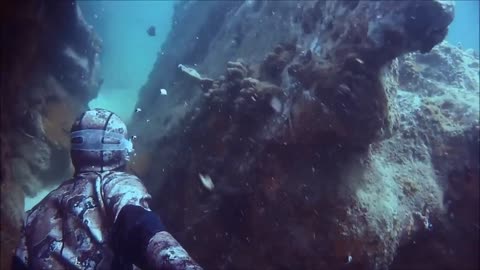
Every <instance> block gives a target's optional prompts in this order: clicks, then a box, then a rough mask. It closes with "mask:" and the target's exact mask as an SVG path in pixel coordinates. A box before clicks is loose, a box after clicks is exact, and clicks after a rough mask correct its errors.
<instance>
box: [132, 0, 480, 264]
mask: <svg viewBox="0 0 480 270" xmlns="http://www.w3.org/2000/svg"><path fill="white" fill-rule="evenodd" d="M219 14H221V15H219ZM452 19H453V6H452V4H451V3H448V2H444V1H442V2H440V1H376V2H372V1H290V2H287V1H281V2H274V1H272V2H270V1H265V2H263V1H262V2H260V1H244V2H240V1H220V2H207V3H205V2H201V3H200V2H195V1H186V2H182V3H180V4H178V5H177V6H176V10H175V15H174V18H173V20H174V21H173V22H174V23H173V25H174V27H173V29H172V30H171V33H170V35H169V37H168V39H167V41H166V43H165V44H164V45H163V47H162V50H161V52H160V53H159V57H158V59H157V62H156V64H155V67H154V69H153V70H152V72H151V74H150V78H149V81H148V82H147V83H146V84H145V86H144V87H143V89H142V91H141V93H140V97H139V101H138V107H140V108H142V111H141V112H139V113H136V115H135V116H134V118H133V121H132V126H131V127H130V130H133V131H134V132H136V135H138V140H137V143H136V147H137V151H138V154H137V156H136V158H135V160H134V164H133V166H132V168H131V169H132V171H133V172H135V173H136V174H138V175H139V176H140V177H142V178H143V179H144V181H145V183H146V185H147V187H148V188H149V190H150V191H151V193H152V194H153V196H154V201H153V205H152V206H153V208H154V209H155V210H156V211H157V212H159V213H160V214H161V216H162V218H163V219H164V221H165V223H166V225H167V228H169V230H170V231H172V232H173V233H174V234H175V236H176V237H178V238H179V240H180V242H181V243H183V244H184V245H185V246H186V248H187V250H189V251H190V252H191V253H192V255H193V256H194V257H195V258H196V259H198V261H199V262H200V263H201V264H203V265H204V267H205V268H206V269H385V268H388V267H389V266H390V267H392V268H394V269H405V267H406V268H408V269H411V268H414V267H420V268H422V269H438V267H439V266H446V267H447V268H446V269H456V265H457V266H458V265H461V266H465V267H464V268H465V269H468V268H469V267H471V268H470V269H476V266H477V267H478V260H477V258H478V223H475V217H477V219H478V208H475V207H476V205H478V182H479V180H478V179H479V177H478V168H479V161H478V144H479V141H478V114H479V108H478V94H479V88H478V83H479V82H478V56H477V57H474V56H472V55H469V54H467V53H465V52H463V51H460V50H458V49H457V48H454V47H451V46H449V45H448V44H441V45H439V46H437V47H435V45H437V44H439V43H440V42H441V41H442V40H443V38H444V37H445V35H446V32H447V27H448V25H449V24H450V22H451V21H452ZM411 52H414V53H411ZM179 65H180V66H179ZM161 88H165V89H168V92H169V95H168V96H164V95H161V93H160V89H161ZM200 175H201V176H200ZM206 176H208V177H206ZM201 179H202V181H201ZM205 179H210V180H211V182H212V183H210V181H207V182H205V181H206V180H205ZM212 187H213V189H212ZM452 216H453V218H452ZM450 232H455V234H454V236H455V237H453V236H452V235H453V234H450ZM465 238H468V239H469V240H468V241H466V242H463V243H460V242H459V240H457V239H465ZM467 242H468V243H467ZM206 246H208V248H206ZM427 248H428V250H429V252H430V254H429V255H428V256H435V257H442V258H441V259H440V260H438V261H435V262H431V259H428V258H429V257H428V256H427V255H425V256H422V254H426V253H425V252H424V250H425V249H427ZM412 250H415V252H412ZM445 252H448V254H450V256H444V255H442V254H445ZM397 253H398V254H397ZM445 257H448V259H446V258H445ZM419 265H421V266H419ZM402 267H403V268H402ZM462 269H463V268H462Z"/></svg>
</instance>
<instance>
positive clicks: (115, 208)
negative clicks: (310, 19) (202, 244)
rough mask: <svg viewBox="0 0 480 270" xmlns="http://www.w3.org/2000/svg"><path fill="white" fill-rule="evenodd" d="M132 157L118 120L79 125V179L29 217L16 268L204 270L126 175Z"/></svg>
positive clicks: (75, 159) (87, 120) (98, 118)
mask: <svg viewBox="0 0 480 270" xmlns="http://www.w3.org/2000/svg"><path fill="white" fill-rule="evenodd" d="M132 151H133V146H132V142H131V140H129V139H128V137H127V128H126V125H125V124H124V123H123V122H122V121H121V120H120V118H119V117H118V116H117V115H115V114H114V113H112V112H110V111H107V110H104V109H94V110H88V111H86V112H84V113H83V114H82V115H81V116H80V117H79V118H77V119H76V120H75V122H74V123H73V125H72V129H71V152H70V154H71V157H72V163H73V166H74V168H75V173H74V176H73V178H72V179H70V180H68V181H66V182H64V183H63V184H61V185H60V186H59V187H58V188H57V189H55V190H53V191H52V192H50V193H49V194H48V195H47V196H46V197H45V198H44V199H43V200H42V201H41V202H40V203H38V204H37V205H36V206H35V207H33V208H32V209H31V210H30V211H28V212H27V213H26V218H25V221H24V226H23V228H22V239H21V242H20V245H19V247H18V248H17V250H16V252H15V254H14V256H13V269H138V268H140V269H168V270H180V269H181V270H184V269H189V270H201V269H202V268H201V267H200V266H199V265H198V264H197V263H196V262H195V261H194V260H193V259H192V258H191V257H190V256H189V255H188V253H187V252H186V251H185V249H184V248H182V247H181V246H180V244H179V243H178V242H177V241H176V240H175V239H174V238H173V236H172V235H171V234H170V233H168V232H167V231H166V230H165V227H164V225H163V224H162V222H161V220H160V218H159V217H158V216H157V215H156V214H154V213H153V212H152V211H151V210H150V208H149V201H150V200H151V196H150V194H149V193H148V192H147V190H146V188H145V186H144V185H143V184H142V182H141V181H140V179H139V178H137V177H136V176H134V175H131V174H128V173H126V172H125V169H126V165H127V162H128V160H129V156H130V155H131V153H132Z"/></svg>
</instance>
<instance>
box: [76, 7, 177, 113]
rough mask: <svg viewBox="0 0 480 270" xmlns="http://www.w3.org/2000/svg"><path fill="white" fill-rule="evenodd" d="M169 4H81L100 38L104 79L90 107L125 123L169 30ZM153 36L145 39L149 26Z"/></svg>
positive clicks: (170, 12) (85, 15)
mask: <svg viewBox="0 0 480 270" xmlns="http://www.w3.org/2000/svg"><path fill="white" fill-rule="evenodd" d="M173 3H174V2H172V1H82V2H80V7H81V8H82V10H83V13H84V17H85V19H86V20H87V21H88V22H89V24H91V25H92V26H93V27H94V28H95V29H96V32H97V33H98V34H99V35H100V37H101V38H102V39H103V46H104V47H103V54H102V59H101V60H102V70H103V75H104V78H105V81H104V84H103V86H102V88H101V91H100V94H99V96H98V98H97V99H95V100H93V101H92V102H91V103H90V107H92V108H94V107H102V108H105V109H108V110H112V111H114V112H115V113H117V114H118V115H119V116H120V117H121V118H122V119H124V120H125V121H127V122H128V120H129V118H130V115H131V113H132V112H133V110H134V109H135V108H134V106H135V103H136V100H137V94H138V91H139V89H140V88H141V87H142V85H143V84H144V83H145V82H146V81H147V78H148V75H149V73H150V71H151V69H152V66H153V64H154V62H155V60H156V58H157V53H158V51H159V50H160V46H161V44H162V42H163V40H164V39H165V38H166V36H167V34H168V31H169V30H170V23H171V19H172V15H173ZM151 25H153V26H155V27H156V36H153V37H152V36H149V35H147V33H146V30H147V28H148V27H149V26H151Z"/></svg>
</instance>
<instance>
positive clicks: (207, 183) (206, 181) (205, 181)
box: [198, 173, 215, 190]
mask: <svg viewBox="0 0 480 270" xmlns="http://www.w3.org/2000/svg"><path fill="white" fill-rule="evenodd" d="M198 176H199V177H200V181H201V182H202V185H203V186H204V187H205V188H206V189H208V190H213V188H214V187H215V186H214V185H213V181H212V178H210V176H209V175H203V174H201V173H199V174H198Z"/></svg>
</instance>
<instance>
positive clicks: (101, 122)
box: [70, 109, 133, 174]
mask: <svg viewBox="0 0 480 270" xmlns="http://www.w3.org/2000/svg"><path fill="white" fill-rule="evenodd" d="M132 151H133V147H132V142H131V141H130V140H129V139H128V134H127V126H126V125H125V123H124V122H123V121H122V120H121V119H120V118H119V117H118V116H117V115H116V114H114V113H113V112H110V111H107V110H104V109H93V110H88V111H86V112H84V113H82V114H81V115H80V116H79V117H78V118H77V119H76V120H75V122H74V123H73V125H72V129H71V151H70V154H71V157H72V163H73V167H75V173H76V174H77V173H82V172H104V171H112V170H123V169H125V167H126V165H127V162H128V159H129V155H130V154H131V152H132Z"/></svg>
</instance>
